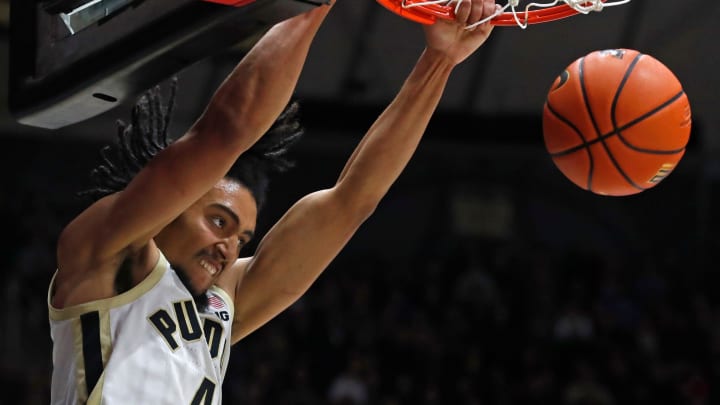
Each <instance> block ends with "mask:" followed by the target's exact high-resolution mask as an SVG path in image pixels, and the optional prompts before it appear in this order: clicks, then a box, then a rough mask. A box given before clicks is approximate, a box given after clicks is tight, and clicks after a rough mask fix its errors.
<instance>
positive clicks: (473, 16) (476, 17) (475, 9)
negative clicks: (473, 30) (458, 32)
mask: <svg viewBox="0 0 720 405" xmlns="http://www.w3.org/2000/svg"><path fill="white" fill-rule="evenodd" d="M485 3H486V1H485V0H473V2H472V7H471V8H470V16H469V17H468V24H474V23H476V22H478V21H480V20H482V19H483V18H484V11H485Z"/></svg>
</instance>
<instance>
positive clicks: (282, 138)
mask: <svg viewBox="0 0 720 405" xmlns="http://www.w3.org/2000/svg"><path fill="white" fill-rule="evenodd" d="M330 7H331V6H320V7H319V8H317V9H314V10H312V11H309V12H307V13H305V14H303V15H300V16H297V17H294V18H292V19H289V20H287V21H284V22H282V23H280V24H278V25H276V26H275V27H273V28H272V29H271V30H270V31H269V32H268V33H267V34H266V35H265V36H264V37H263V38H262V39H261V40H260V41H259V42H258V43H257V45H256V46H255V47H254V48H253V49H252V50H251V51H250V52H249V53H248V54H247V55H246V56H245V57H244V58H243V60H242V61H241V62H240V63H239V64H238V66H237V67H236V68H235V70H234V71H233V72H232V73H231V74H230V76H229V77H228V78H227V79H226V80H225V81H224V82H223V84H222V85H221V86H220V87H219V89H218V90H217V92H216V93H215V94H214V96H213V97H212V99H211V101H210V103H209V105H208V107H207V109H206V110H205V111H204V113H203V114H202V115H201V117H200V118H199V119H198V120H197V121H196V122H195V123H194V125H193V126H192V127H191V128H190V129H189V130H188V131H187V133H185V135H183V136H182V137H180V138H179V139H178V140H176V141H174V142H172V143H169V144H168V143H167V142H166V140H165V139H164V135H165V132H166V130H167V124H168V123H167V116H169V111H163V107H162V106H161V105H160V103H159V102H158V100H159V99H158V95H157V94H156V93H150V94H149V95H148V96H146V97H144V98H142V99H141V100H140V102H139V104H138V106H137V107H136V108H135V109H134V111H133V120H132V122H131V124H129V125H124V126H122V127H121V129H122V132H121V134H120V135H121V136H120V140H121V142H120V143H119V145H118V146H119V149H117V150H116V152H117V153H116V154H113V153H112V150H110V151H107V152H106V153H105V155H104V157H105V160H104V163H103V164H102V165H101V166H100V167H99V168H98V169H97V170H96V172H95V174H96V178H97V179H98V188H97V189H95V190H92V191H93V192H94V193H95V194H96V196H97V197H99V198H98V199H97V201H96V202H94V203H93V204H92V205H90V206H89V207H88V208H87V209H86V210H84V211H83V212H82V213H80V215H78V216H77V217H76V218H75V219H74V220H73V221H72V222H70V224H68V225H67V227H66V228H65V229H64V230H63V231H62V233H61V235H60V237H59V241H58V246H57V261H58V270H57V272H56V273H55V275H54V277H53V280H52V282H51V284H50V288H49V292H48V305H49V311H50V314H49V316H50V323H51V335H52V339H53V342H54V348H53V363H54V370H53V375H52V403H53V404H77V403H91V404H100V403H102V404H109V405H112V404H122V405H127V404H153V405H159V404H172V405H179V404H219V403H221V391H222V390H221V384H222V382H223V378H224V375H225V371H226V367H227V364H228V357H229V354H230V347H229V346H230V345H231V344H234V343H236V342H238V341H240V340H241V339H243V338H244V337H245V336H247V335H248V334H250V333H251V332H253V331H254V330H256V329H257V328H259V327H260V326H262V325H263V324H265V323H266V322H268V321H269V320H270V319H272V318H273V317H275V316H276V315H277V314H278V313H280V312H281V311H283V310H284V309H285V308H287V307H288V306H290V305H291V304H292V303H293V302H295V301H296V300H297V299H298V298H300V297H301V296H302V295H303V294H304V293H305V291H306V290H307V289H308V288H309V287H310V285H311V284H312V283H313V282H314V280H315V279H316V278H317V277H318V275H319V274H320V273H321V272H322V271H323V269H325V267H326V266H327V265H328V264H329V263H330V261H331V260H333V258H334V257H335V256H336V255H337V254H338V252H339V251H340V249H342V247H343V246H344V245H345V244H346V243H347V241H348V240H349V239H350V237H351V236H352V235H353V233H354V232H355V231H356V230H357V229H358V227H359V226H360V225H361V224H362V223H363V221H365V219H367V218H368V216H370V215H371V214H372V213H373V210H375V208H376V206H377V205H378V203H379V202H380V200H381V198H382V197H383V196H384V195H385V194H386V192H387V191H388V189H389V187H390V186H391V184H392V183H393V182H394V181H395V180H396V179H397V178H398V176H399V175H400V173H401V172H402V170H403V168H404V167H405V165H406V164H407V163H408V160H409V159H410V157H411V156H412V154H413V152H414V150H415V148H416V146H417V144H418V142H419V141H420V138H421V136H422V134H423V132H424V131H425V128H426V125H427V123H428V121H429V119H430V117H431V115H432V113H433V111H434V110H435V108H436V106H437V104H438V102H439V100H440V97H441V95H442V93H443V90H444V88H445V85H446V83H447V80H448V77H449V75H450V73H451V72H452V71H453V68H454V67H455V66H456V65H457V64H459V63H460V62H462V61H463V60H465V59H466V58H467V57H468V56H469V55H470V54H472V53H473V52H474V51H475V50H476V49H477V48H478V47H479V46H480V45H481V44H482V43H483V42H484V41H485V40H486V39H487V37H488V35H489V34H490V32H491V30H492V28H491V26H490V25H488V24H485V25H482V26H479V27H477V28H475V29H473V30H465V29H464V26H466V25H467V24H469V23H472V22H475V21H478V20H480V19H482V18H484V17H486V16H489V15H490V14H492V13H493V12H495V10H496V6H495V3H494V0H463V1H462V2H461V4H460V6H459V8H458V11H457V15H458V16H457V19H456V21H454V22H448V21H440V22H438V23H436V24H434V25H432V26H426V27H424V30H425V37H426V42H427V46H426V48H425V50H424V51H423V53H422V54H421V56H420V58H419V60H418V62H417V64H416V65H415V67H414V69H413V70H412V72H411V73H410V75H409V77H408V78H407V79H406V81H405V83H404V84H403V86H402V88H401V89H400V91H399V93H398V94H397V96H396V98H395V99H394V100H393V101H392V103H391V104H390V106H389V107H388V108H387V109H386V110H385V111H384V112H383V113H382V115H381V116H380V117H379V118H378V119H377V121H376V122H375V124H374V125H373V126H372V127H371V128H370V130H369V131H368V133H367V134H366V135H365V137H364V138H363V139H362V140H361V141H360V143H359V145H358V146H357V148H356V150H355V151H354V153H353V154H352V155H351V156H350V158H349V160H348V162H347V164H346V166H345V168H344V169H343V171H342V173H340V176H339V178H338V180H337V183H336V184H335V185H334V186H333V187H331V188H328V189H326V190H320V191H317V192H315V193H312V194H309V195H307V196H306V197H304V198H302V199H301V200H300V201H298V202H297V203H296V204H295V205H294V206H293V207H292V208H290V210H289V211H288V212H287V213H286V214H285V215H284V216H283V217H282V218H281V219H280V220H279V221H278V222H277V223H276V224H275V225H274V226H273V227H272V228H271V229H270V231H268V233H267V235H265V237H264V238H263V239H262V241H261V242H260V243H259V245H258V248H257V249H256V253H255V255H254V256H253V257H244V258H239V257H238V256H239V251H240V249H241V248H242V247H243V246H244V245H245V244H247V243H248V241H249V240H250V238H252V237H253V233H254V229H255V223H256V216H257V212H258V207H259V206H260V205H261V203H262V199H263V198H264V188H265V186H266V184H267V170H270V169H273V168H275V169H282V168H283V167H285V166H287V161H285V160H284V158H283V157H282V155H283V153H284V152H285V150H286V149H287V147H288V145H289V144H290V143H292V142H293V141H294V140H295V139H297V137H298V136H299V130H298V126H297V123H296V122H295V121H294V118H293V117H294V113H295V110H296V105H294V104H290V106H289V107H288V108H287V109H285V111H283V109H284V108H285V107H286V106H287V105H288V103H289V100H290V97H291V95H292V94H291V93H292V92H293V89H294V87H295V85H296V81H297V79H298V76H299V74H300V71H301V67H302V65H303V63H304V60H305V57H306V54H307V51H308V48H309V46H310V42H311V39H312V38H313V36H314V35H315V33H316V31H317V29H318V27H319V25H320V24H321V21H322V20H323V19H324V18H325V16H326V14H327V13H328V11H329V9H330ZM168 109H169V108H168ZM278 117H279V118H278ZM263 135H265V137H264V138H263V139H260V138H261V137H262V136H263ZM258 140H259V142H257V143H256V141H258ZM369 270H372V269H369Z"/></svg>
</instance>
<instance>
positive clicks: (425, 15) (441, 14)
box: [377, 0, 578, 27]
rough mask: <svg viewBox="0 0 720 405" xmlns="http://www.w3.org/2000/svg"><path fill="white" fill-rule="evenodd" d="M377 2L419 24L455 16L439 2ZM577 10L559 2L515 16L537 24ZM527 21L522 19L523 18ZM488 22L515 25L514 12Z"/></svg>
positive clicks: (559, 17)
mask: <svg viewBox="0 0 720 405" xmlns="http://www.w3.org/2000/svg"><path fill="white" fill-rule="evenodd" d="M377 2H378V3H380V4H381V5H383V6H384V7H385V8H387V9H388V10H390V11H392V12H393V13H395V14H398V15H400V16H401V17H404V18H407V19H409V20H412V21H415V22H419V23H421V24H433V23H435V21H437V20H438V19H443V20H452V19H454V18H455V10H454V8H452V7H448V6H441V5H439V4H430V5H425V6H417V7H403V6H402V0H377ZM418 2H419V1H417V0H415V1H414V0H406V3H407V4H413V3H418ZM577 14H578V12H577V10H575V9H573V8H572V7H570V6H569V5H567V4H561V5H559V6H553V7H547V8H543V9H540V10H532V11H528V13H527V17H526V16H525V12H524V11H522V12H518V13H517V16H518V19H519V20H520V22H521V23H523V24H539V23H545V22H549V21H556V20H560V19H563V18H567V17H571V16H574V15H577ZM525 18H526V19H527V21H523V20H524V19H525ZM490 24H492V25H497V26H506V27H507V26H513V25H515V26H517V25H518V24H517V21H515V14H513V13H509V12H505V13H502V14H500V15H498V16H497V17H495V18H493V19H492V20H490Z"/></svg>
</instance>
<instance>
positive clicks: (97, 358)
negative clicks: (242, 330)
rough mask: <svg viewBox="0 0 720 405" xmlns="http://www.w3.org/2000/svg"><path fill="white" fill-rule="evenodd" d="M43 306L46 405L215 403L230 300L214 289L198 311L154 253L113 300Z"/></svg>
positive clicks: (227, 333) (227, 334) (223, 362)
mask: <svg viewBox="0 0 720 405" xmlns="http://www.w3.org/2000/svg"><path fill="white" fill-rule="evenodd" d="M54 281H55V278H54V277H53V281H52V282H51V283H50V289H49V292H48V307H49V311H50V334H51V337H52V340H53V373H52V387H51V401H50V402H51V404H53V405H54V404H63V405H69V404H73V405H74V404H104V405H114V404H118V405H129V404H138V405H140V404H153V405H161V404H168V405H186V404H187V405H191V404H193V405H194V404H199V405H211V404H221V403H222V386H221V385H222V381H223V378H224V377H225V371H226V369H227V363H228V358H229V357H230V345H231V336H230V335H231V333H230V331H231V329H230V328H231V325H232V319H233V310H234V307H233V302H232V300H231V299H230V297H229V296H228V295H227V293H225V292H224V291H223V290H221V289H220V288H218V287H212V288H211V289H210V290H209V291H208V292H207V296H208V299H209V301H208V306H207V308H206V310H204V311H203V312H202V313H198V310H197V307H196V306H195V302H194V301H193V297H192V295H191V294H190V293H189V292H188V290H187V289H186V288H185V286H184V285H183V284H182V282H181V281H180V279H179V278H178V276H177V274H176V273H175V271H173V270H172V268H171V267H170V265H169V263H168V262H167V260H166V259H165V257H164V256H163V255H162V253H161V254H160V259H159V260H158V264H157V265H156V266H155V268H154V269H153V270H152V272H151V273H150V274H149V275H148V276H147V277H146V278H145V280H143V281H142V282H140V283H139V284H138V285H136V286H135V287H133V288H132V289H130V290H129V291H127V292H124V293H122V294H119V295H117V296H115V297H112V298H108V299H103V300H98V301H93V302H88V303H85V304H81V305H77V306H72V307H68V308H64V309H57V308H54V307H53V306H52V305H51V304H50V302H51V301H50V298H51V296H50V294H51V293H52V291H53V287H54Z"/></svg>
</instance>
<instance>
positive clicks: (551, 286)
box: [0, 146, 720, 405]
mask: <svg viewBox="0 0 720 405" xmlns="http://www.w3.org/2000/svg"><path fill="white" fill-rule="evenodd" d="M18 147H19V146H18ZM89 150H90V151H92V150H94V149H92V148H91V149H89ZM46 153H47V156H43V155H40V156H38V155H37V154H36V155H34V157H33V159H37V161H36V163H37V162H39V161H41V160H43V159H46V160H51V159H52V156H53V154H54V152H53V148H49V151H48V152H46ZM73 153H77V155H78V156H80V155H82V154H85V153H91V154H92V153H94V152H88V151H87V150H83V149H82V148H76V149H75V150H74V152H73V151H65V152H63V156H65V157H64V158H63V162H65V163H63V167H62V170H59V169H60V167H52V168H49V169H47V168H46V169H45V170H40V171H38V172H23V171H22V169H21V170H20V172H18V171H17V169H15V170H16V171H15V172H11V171H10V169H8V170H7V171H6V170H3V172H6V173H14V174H13V175H6V176H5V177H4V178H3V181H2V182H0V196H1V198H0V215H2V216H3V218H2V223H3V224H4V226H5V231H6V235H7V236H8V237H6V239H5V242H4V243H3V244H2V254H1V255H0V261H1V264H2V268H3V271H2V272H0V289H2V290H1V291H0V299H2V300H3V302H2V307H3V310H2V311H0V358H1V359H2V360H1V361H0V389H2V392H3V393H4V398H3V400H2V401H0V402H2V403H9V404H10V403H12V404H46V403H48V402H49V376H50V370H51V367H52V359H51V341H50V337H49V329H48V321H47V307H46V302H47V301H46V294H47V285H48V283H49V281H50V277H51V276H52V273H53V270H54V266H55V265H54V243H55V238H56V236H57V233H58V232H59V230H60V228H61V226H62V224H64V223H65V222H66V221H67V220H68V219H69V218H71V217H72V216H73V215H74V214H75V213H76V212H77V210H78V209H79V208H80V205H79V200H76V199H74V198H72V191H69V189H70V188H71V187H76V186H77V185H78V184H77V183H78V180H77V179H76V178H75V177H74V173H75V172H73V171H72V162H73V159H75V157H74V156H73ZM68 165H69V166H68ZM35 167H37V164H36V165H35ZM3 169H7V168H3ZM35 170H37V169H35ZM68 173H73V175H68ZM81 180H85V179H81ZM380 209H382V208H380ZM395 231H397V230H395ZM397 240H398V242H397V243H398V244H402V243H404V242H403V240H402V235H401V234H399V236H398V238H397ZM352 243H353V242H351V244H352ZM381 248H382V251H380V250H379V249H380V248H378V250H374V249H375V248H372V247H359V246H355V248H350V249H348V250H347V251H346V252H343V253H342V254H341V255H340V256H339V257H338V258H337V259H336V260H335V261H334V262H333V263H332V264H331V265H330V267H329V269H328V270H327V271H326V272H325V273H324V274H323V275H322V276H321V277H320V279H319V280H318V281H317V283H316V284H315V285H314V286H313V287H312V288H311V289H310V291H309V292H308V293H307V294H306V295H305V296H304V297H303V298H302V299H301V300H300V301H298V302H297V303H296V304H294V305H293V306H292V307H290V308H289V309H288V310H287V311H286V312H284V313H283V314H281V315H280V316H278V317H277V318H276V319H274V320H272V321H271V322H270V323H268V324H267V325H265V326H263V327H262V328H261V329H259V330H258V331H256V332H255V333H254V334H252V335H250V336H249V337H248V338H246V339H245V340H244V341H242V342H240V343H239V344H237V345H235V346H234V348H233V353H232V355H231V363H230V365H229V368H228V375H227V377H226V379H225V383H224V386H223V389H224V403H227V404H246V405H261V404H262V405H269V404H298V405H310V404H327V405H362V404H378V405H405V404H416V405H421V404H427V405H431V404H464V405H480V404H494V405H505V404H528V405H532V404H543V405H547V404H559V405H621V404H634V405H640V404H653V405H658V404H687V405H705V404H713V403H720V392H718V389H717V388H716V387H720V362H719V361H718V360H720V300H719V299H718V298H717V296H716V294H714V292H715V288H714V286H715V285H716V284H717V283H716V281H717V280H716V278H717V277H715V276H713V274H712V271H711V270H712V269H696V268H694V266H693V265H692V263H694V262H693V261H691V260H689V258H688V257H687V255H688V253H685V252H684V251H678V250H675V249H671V248H668V247H664V246H659V247H658V248H657V249H656V250H653V251H652V254H649V253H648V252H647V251H646V252H645V253H644V254H637V255H633V254H630V253H628V252H608V251H607V250H605V249H604V247H598V246H593V245H588V244H582V243H579V244H577V245H575V246H571V247H567V246H564V247H562V248H558V247H553V246H549V245H547V244H542V243H538V242H537V241H535V240H533V239H532V238H530V237H528V236H527V235H526V234H524V233H522V232H519V231H518V232H516V233H515V234H513V235H511V236H510V237H508V238H503V239H493V238H487V237H470V236H467V235H458V234H453V233H452V232H449V233H446V234H445V233H444V234H441V235H437V240H435V241H428V246H418V247H417V248H416V249H414V251H415V252H416V253H415V254H414V255H413V257H412V259H411V260H406V258H402V259H397V258H394V257H393V255H392V251H393V249H394V246H388V245H385V246H382V247H381ZM5 401H7V402H5Z"/></svg>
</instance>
